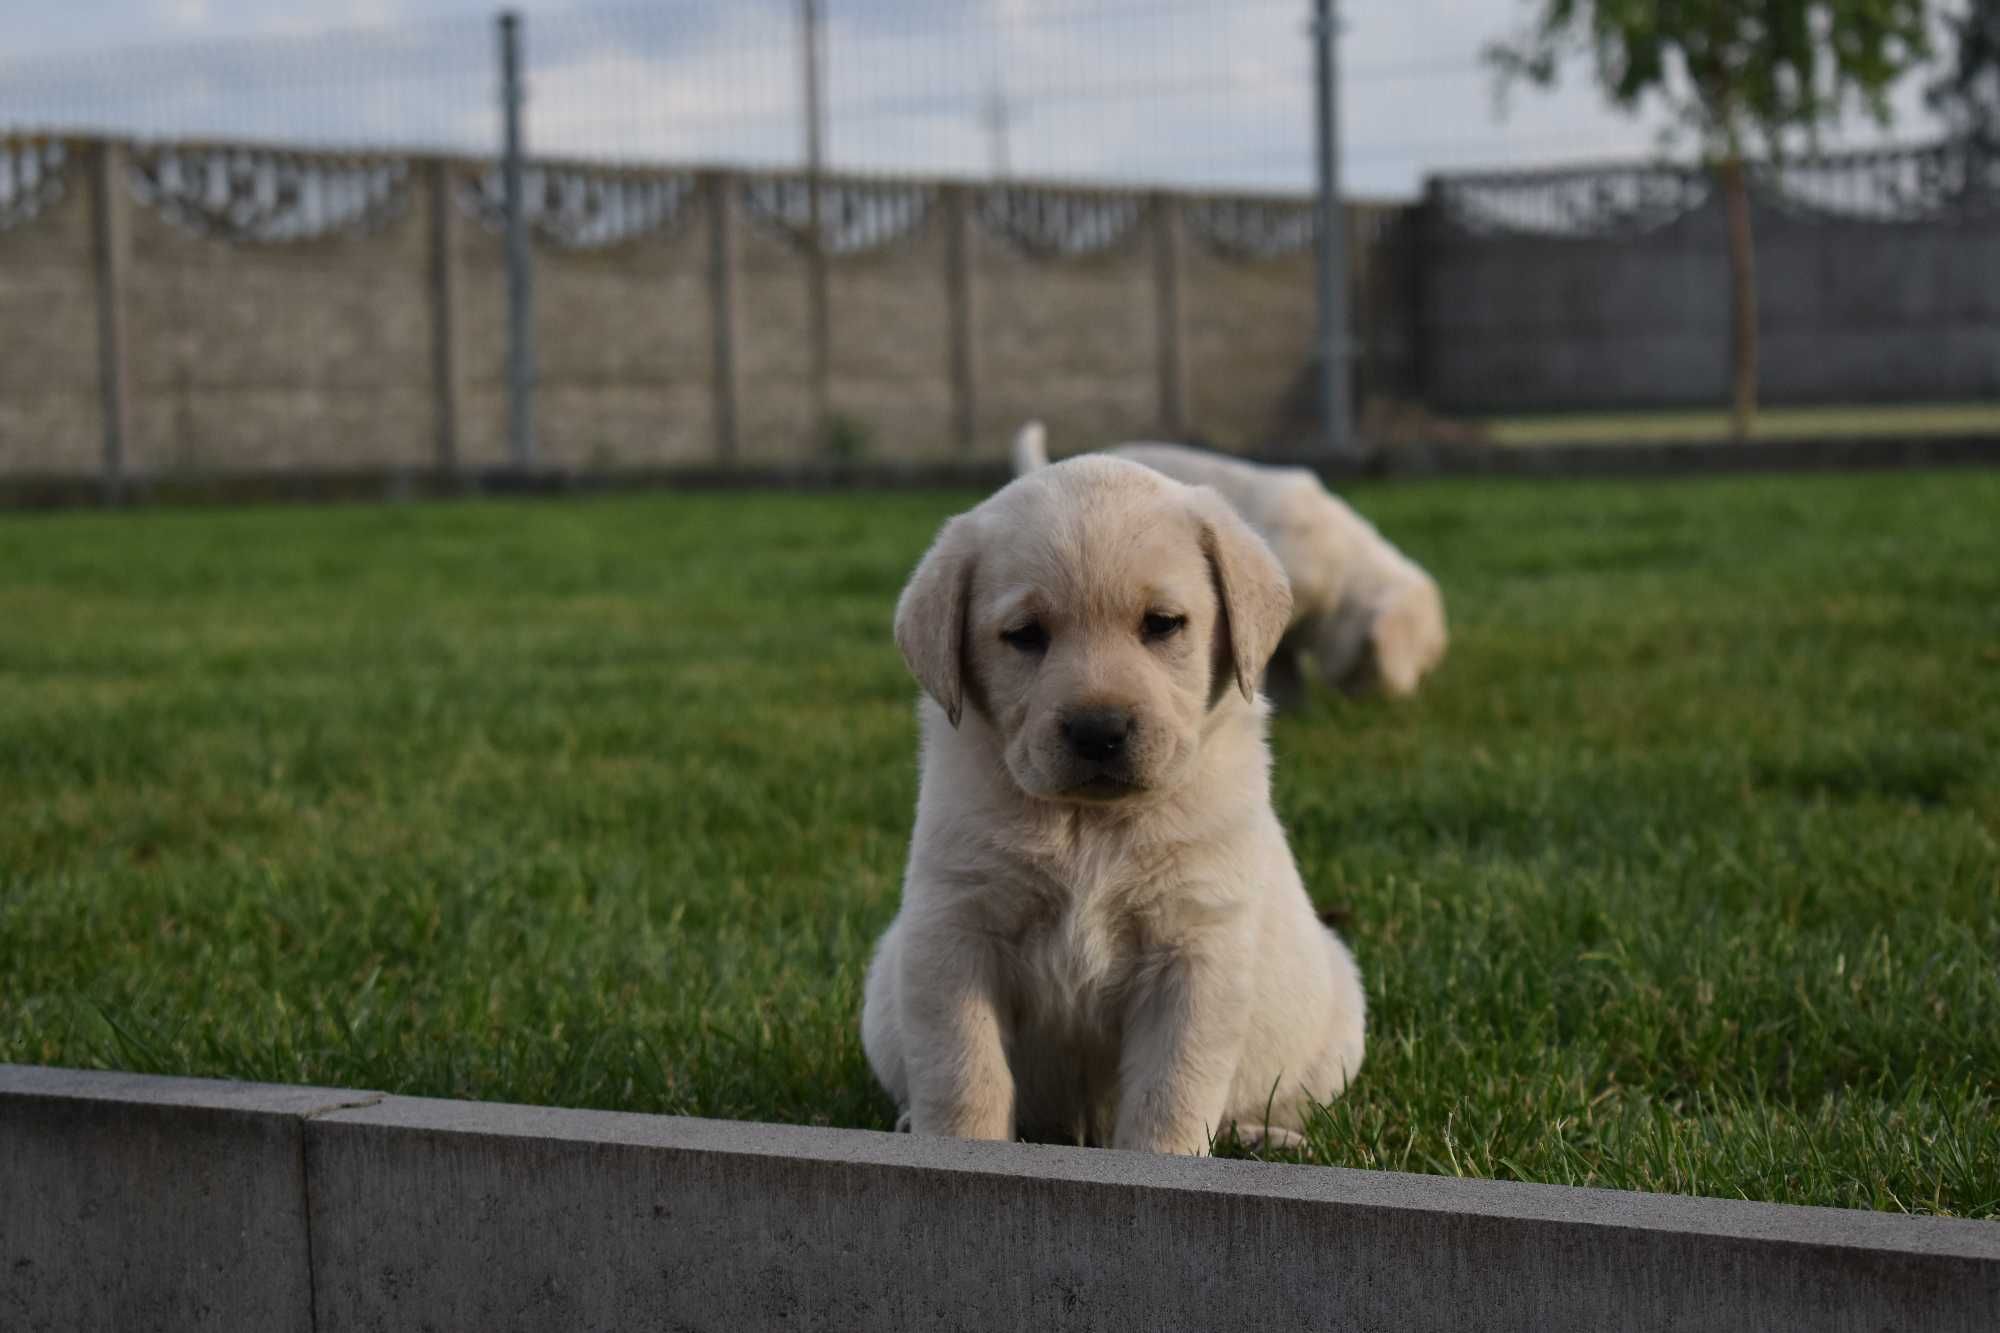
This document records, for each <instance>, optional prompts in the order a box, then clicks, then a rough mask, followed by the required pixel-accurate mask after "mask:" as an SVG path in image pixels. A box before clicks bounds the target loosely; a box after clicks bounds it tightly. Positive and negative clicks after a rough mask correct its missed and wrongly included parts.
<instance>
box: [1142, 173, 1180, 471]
mask: <svg viewBox="0 0 2000 1333" xmlns="http://www.w3.org/2000/svg"><path fill="white" fill-rule="evenodd" d="M1148 207H1149V208H1150V209H1151V211H1152V214H1153V319H1154V322H1155V325H1156V328H1155V335H1154V336H1155V348H1154V350H1155V352H1156V353H1157V356H1158V365H1159V370H1158V374H1159V392H1160V429H1161V430H1162V431H1163V432H1165V434H1166V435H1167V437H1168V438H1170V439H1179V438H1180V437H1181V436H1182V435H1184V434H1186V433H1187V428H1188V365H1187V331H1186V324H1187V318H1186V315H1185V313H1184V310H1183V302H1184V299H1185V298H1184V296H1183V293H1182V283H1181V268H1182V265H1183V263H1184V262H1185V255H1184V253H1183V251H1184V250H1185V248H1186V242H1185V240H1184V236H1185V233H1186V222H1185V220H1184V219H1183V217H1182V215H1181V201H1180V197H1179V196H1178V195H1173V194H1168V193H1166V192H1165V191H1160V192H1158V193H1156V194H1154V196H1153V197H1152V199H1151V200H1150V201H1149V202H1148Z"/></svg>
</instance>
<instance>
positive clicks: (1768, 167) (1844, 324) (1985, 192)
mask: <svg viewBox="0 0 2000 1333" xmlns="http://www.w3.org/2000/svg"><path fill="white" fill-rule="evenodd" d="M1750 202H1751V216H1752V228H1751V229H1752V234H1753V237H1754V246H1755V257H1756V265H1755V271H1756V281H1757V294H1758V307H1759V335H1760V336H1759V377H1760V392H1761V396H1762V397H1763V399H1764V400H1765V401H1766V402H1770V403H1852V402H1862V401H1875V402H1924V401H1932V402H1937V401H1963V400H1971V399H1991V398H1995V397H2000V284H1996V283H1995V282H1994V280H1993V275H1994V274H1995V273H2000V157H1996V156H1994V155H1993V154H1991V153H1987V152H1982V151H1980V150H1979V149H1978V148H1976V147H1974V146H1972V145H1969V144H1964V143H1940V144H1932V145H1927V146H1922V147H1917V148H1910V149H1902V150H1895V151H1880V152H1865V153H1847V154H1841V155H1837V156H1828V157H1823V158H1815V159H1801V160H1792V161H1785V162H1780V163H1775V164H1763V165H1759V166H1755V167H1753V168H1752V170H1751V172H1750ZM1428 204H1429V208H1428V209H1427V213H1428V216H1427V218H1426V219H1425V225H1424V228H1423V239H1422V241H1421V259H1420V264H1421V275H1420V279H1419V287H1420V294H1419V297H1418V302H1419V316H1418V320H1419V325H1420V327H1421V329H1422V335H1421V351H1420V357H1421V363H1422V367H1423V382H1422V387H1423V391H1424V394H1425V397H1426V399H1427V401H1429V402H1430V403H1431V404H1432V405H1433V406H1435V407H1439V408H1442V409H1445V410H1447V411H1454V412H1470V413H1487V412H1495V413H1504V412H1523V411H1562V410H1632V409H1635V408H1650V407H1688V406H1701V407H1708V406H1715V405H1718V404H1720V403H1722V402H1724V401H1726V397H1727V385H1728V365H1727V358H1728V335H1727V330H1728V327H1729V325H1728V320H1729V290H1730V286H1729V281H1730V280H1729V272H1728V260H1727V253H1728V252H1727V246H1726V240H1725V221H1724V216H1723V203H1722V197H1721V191H1720V189H1719V187H1718V185H1717V184H1716V182H1715V179H1714V178H1713V177H1712V176H1711V175H1710V174H1709V173H1707V172H1704V171H1701V170H1698V169H1694V168H1688V167H1680V166H1671V165H1630V166H1612V167H1602V168H1590V169H1577V170H1566V171H1553V172H1538V173H1483V174H1478V175H1465V176H1453V177H1447V178H1442V179H1438V180H1434V181H1432V182H1431V184H1430V189H1429V194H1428Z"/></svg>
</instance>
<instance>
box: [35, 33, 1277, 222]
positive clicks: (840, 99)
mask: <svg viewBox="0 0 2000 1333" xmlns="http://www.w3.org/2000/svg"><path fill="white" fill-rule="evenodd" d="M1306 10H1307V6H1306V5H1305V4H1303V3H1302V2H1301V0H1154V2H1152V3H1147V2H1145V0H1080V2H1076V3H1058V2H1057V0H1040V2H1039V3H1034V4H1021V5H1008V6H1004V7H989V6H973V5H914V4H909V3H902V2H892V0H831V3H821V4H802V3H800V0H735V2H734V3H729V4H716V3H712V0H665V2H664V3H653V4H644V5H638V4H627V5H617V6H598V7H589V8H582V9H574V10H562V11H554V12H550V13H536V14H530V15H528V16H526V18H525V19H524V21H523V29H524V36H525V43H524V48H525V60H526V74H527V85H528V88H527V91H528V100H527V108H526V116H527V140H528V148H529V151H530V152H531V153H534V154H537V155H547V156H556V157H564V158H572V159H584V160H591V161H600V162H628V163H631V162H673V163H681V164H712V165H728V166H741V167H757V168H774V169H775V168H795V167H801V166H804V165H806V158H807V144H808V141H809V138H810V133H809V128H808V126H809V120H810V118H809V115H808V110H809V102H808V96H809V94H808V91H807V90H808V86H809V80H808V78H807V73H806V52H807V50H808V49H809V46H810V45H811V44H812V43H813V42H814V41H815V40H816V42H817V49H818V52H819V65H820V81H819V87H818V89H817V93H818V101H819V104H820V108H819V109H820V132H821V139H822V142H823V145H824V156H823V165H824V166H826V167H827V168H828V169H831V170H841V171H850V172H885V173H898V174H924V175H932V176H954V177H977V178H987V179H1017V178H1018V179H1036V180H1048V179H1060V180H1088V181H1092V182H1098V183H1116V184H1146V183H1152V184H1174V185H1181V186H1208V187H1264V188H1276V189H1302V188H1305V187H1307V186H1308V185H1309V184H1310V182H1311V175H1310V173H1311V161H1310V157H1309V148H1310V135H1311V122H1310V116H1311V92H1312V83H1311V79H1312V68H1311V52H1310V48H1309V45H1308V33H1307V31H1306V22H1305V17H1306ZM815 19H816V21H814V20H815ZM0 126H5V127H8V128H11V129H22V130H25V129H37V130H43V131H50V132H66V133H92V134H113V135H121V136H131V137H143V138H174V139H183V140H186V139H196V140H199V139H218V140H229V141H255V142H263V143H283V144H287V145H293V146H302V147H328V148H343V149H393V150H399V151H412V152H414V151H429V152H452V153H465V154H472V155H483V154H491V153H494V152H496V151H498V148H499V145H500V133H499V126H500V111H499V75H498V56H497V39H496V33H495V28H494V25H493V23H492V22H491V21H490V20H487V19H480V18H473V19H455V20H444V21H437V22H430V23H417V24H407V25H399V26H394V27H383V28H374V29H356V30H351V31H341V32H331V33H318V34H310V35H297V36H289V35H279V36H271V37H259V38H249V39H240V40H232V41H221V42H213V43H207V44H179V45H174V46H148V47H136V48H127V49H107V50H102V51H93V52H85V53H79V54H75V55H71V56H62V57H42V58H37V59H34V60H32V61H31V60H26V59H14V60H4V59H0Z"/></svg>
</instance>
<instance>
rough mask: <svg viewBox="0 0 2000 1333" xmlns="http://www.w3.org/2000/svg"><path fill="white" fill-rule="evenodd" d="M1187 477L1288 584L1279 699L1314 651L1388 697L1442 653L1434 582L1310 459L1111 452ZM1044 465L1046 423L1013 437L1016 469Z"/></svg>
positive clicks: (1139, 447)
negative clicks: (1243, 528)
mask: <svg viewBox="0 0 2000 1333" xmlns="http://www.w3.org/2000/svg"><path fill="white" fill-rule="evenodd" d="M1107 452H1110V453H1112V454H1115V455H1116V456H1118V457H1120V458H1129V459H1132V460H1133V461H1134V462H1138V463H1144V464H1145V465H1146V466H1147V467H1150V468H1153V469H1154V470H1156V471H1159V472H1164V473H1165V474H1166V475H1167V476H1169V477H1173V478H1174V479H1175V480H1177V481H1183V482H1186V483H1188V484H1189V485H1191V486H1210V487H1213V488H1214V489H1215V490H1217V491H1218V492H1220V493H1221V494H1222V496H1223V498H1224V499H1226V500H1228V501H1229V503H1230V504H1231V505H1232V506H1233V507H1234V508H1235V510H1236V512H1237V513H1239V514H1241V515H1242V516H1243V517H1244V518H1245V519H1246V520H1248V522H1249V524H1250V526H1251V527H1253V528H1255V529H1256V530H1257V532H1258V535H1260V536H1261V537H1263V538H1264V540H1265V541H1267V542H1269V543H1270V545H1271V551H1272V553H1273V554H1275V555H1276V556H1277V557H1278V563H1279V564H1281V565H1283V566H1284V567H1285V575H1286V577H1287V578H1288V579H1290V581H1291V585H1292V625H1291V628H1290V631H1289V632H1288V633H1287V634H1286V636H1285V638H1284V641H1283V642H1282V643H1280V644H1279V646H1278V650H1277V652H1276V653H1274V654H1273V655H1272V658H1271V667H1270V675H1269V678H1268V679H1267V680H1266V682H1265V687H1266V689H1267V690H1269V692H1270V693H1271V695H1272V697H1273V698H1274V699H1276V700H1277V701H1278V702H1279V703H1280V704H1289V703H1292V702H1295V701H1296V700H1297V698H1298V697H1299V696H1300V695H1301V694H1302V692H1303V688H1304V675H1303V671H1302V661H1301V658H1302V656H1303V655H1305V654H1310V655H1311V657H1312V658H1313V660H1314V662H1315V663H1316V664H1317V666H1318V668H1319V675H1320V678H1321V679H1322V680H1323V681H1325V682H1326V684H1327V685H1328V687H1330V688H1332V689H1338V690H1343V691H1346V692H1347V693H1350V694H1353V693H1360V692H1363V691H1366V690H1368V689H1371V688H1374V689H1380V690H1381V691H1382V693H1384V694H1386V695H1389V696H1390V697H1392V698H1403V697H1406V696H1408V695H1412V694H1415V693H1416V691H1417V685H1418V683H1419V682H1420V681H1422V680H1423V678H1424V676H1425V675H1426V674H1428V673H1429V672H1430V671H1432V670H1433V669H1435V668H1436V667H1437V665H1438V663H1439V662H1441V661H1443V660H1444V651H1445V645H1446V640H1447V634H1446V630H1445V618H1444V597H1443V596H1442V595H1441V594H1440V593H1439V592H1438V586H1437V582H1436V581H1435V580H1434V579H1432V578H1431V576H1430V575H1429V574H1426V573H1425V572H1424V571H1423V570H1422V569H1421V568H1419V567H1418V566H1417V564H1416V563H1415V562H1414V561H1412V560H1411V559H1410V558H1409V557H1408V556H1406V555H1404V554H1403V553H1402V552H1401V551H1399V550H1397V549H1396V548H1395V547H1394V546H1392V545H1390V544H1389V542H1388V540H1387V539H1386V538H1384V537H1383V536H1382V534H1381V533H1379V532H1377V531H1376V530H1375V526H1374V525H1373V524H1372V523H1370V522H1369V521H1368V520H1367V519H1365V518H1363V517H1361V515H1359V514H1357V513H1355V512H1354V511H1353V510H1352V509H1350V508H1349V507H1348V506H1347V505H1346V504H1345V503H1343V502H1342V501H1341V500H1339V499H1338V498H1337V497H1335V496H1334V495H1332V494H1331V493H1329V492H1328V491H1327V489H1326V487H1325V486H1323V485H1321V484H1320V480H1319V478H1318V477H1316V476H1314V475H1313V474H1312V473H1311V472H1310V471H1308V470H1307V469H1305V468H1298V467H1266V466H1263V465H1261V464H1257V463H1247V462H1245V461H1243V460H1242V459H1240V458H1230V457H1228V456H1227V455H1225V454H1216V453H1210V452H1208V451H1207V450H1203V449H1190V448H1187V447H1186V446H1184V445H1178V444H1126V445H1120V446H1119V447H1117V448H1116V449H1112V450H1109V451H1107ZM1047 463H1048V447H1047V443H1046V439H1045V436H1044V434H1043V430H1042V425H1041V423H1040V422H1038V421H1031V422H1029V423H1028V424H1027V425H1026V426H1023V427H1022V428H1021V430H1020V433H1019V434H1017V435H1016V436H1015V437H1014V471H1015V473H1016V475H1020V474H1023V473H1027V472H1031V471H1033V470H1034V469H1035V468H1038V467H1043V466H1046V465H1047Z"/></svg>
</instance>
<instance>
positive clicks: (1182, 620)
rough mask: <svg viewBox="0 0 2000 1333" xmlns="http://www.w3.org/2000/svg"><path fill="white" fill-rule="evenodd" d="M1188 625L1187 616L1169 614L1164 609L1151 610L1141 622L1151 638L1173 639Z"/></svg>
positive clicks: (1147, 636) (1144, 631)
mask: <svg viewBox="0 0 2000 1333" xmlns="http://www.w3.org/2000/svg"><path fill="white" fill-rule="evenodd" d="M1186 627H1187V617H1186V616H1174V615H1168V614H1167V613H1166V612H1164V611H1150V612H1148V613H1147V614H1146V618H1145V620H1143V621H1141V622H1140V628H1141V630H1142V632H1143V633H1144V634H1145V637H1146V638H1148V639H1150V640H1159V639H1171V638H1172V637H1174V635H1176V634H1179V633H1180V632H1181V630H1183V629H1184V628H1186Z"/></svg>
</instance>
